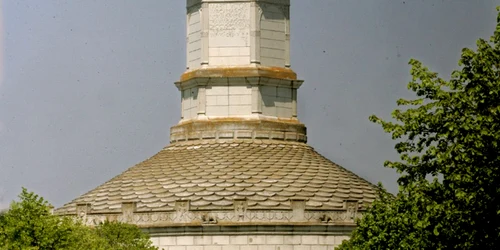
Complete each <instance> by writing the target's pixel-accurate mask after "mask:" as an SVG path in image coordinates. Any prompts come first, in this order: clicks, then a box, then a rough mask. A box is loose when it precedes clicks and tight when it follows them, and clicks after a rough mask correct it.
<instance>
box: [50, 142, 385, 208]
mask: <svg viewBox="0 0 500 250" xmlns="http://www.w3.org/2000/svg"><path fill="white" fill-rule="evenodd" d="M374 198H375V187H374V186H373V185H372V184H370V183H368V182H367V181H365V180H363V179H361V178H360V177H358V176H356V175H355V174H353V173H352V172H350V171H348V170H346V169H344V168H342V167H340V166H338V165H337V164H335V163H333V162H331V161H329V160H328V159H326V158H325V157H323V156H321V155H320V154H318V153H317V152H316V151H314V149H313V148H311V147H310V146H308V145H307V144H305V143H302V142H286V141H277V140H204V141H193V142H177V143H173V144H171V145H169V146H167V147H165V148H164V149H163V150H161V151H160V152H159V153H157V154H156V155H154V156H153V157H151V158H149V159H148V160H145V161H144V162H142V163H140V164H138V165H136V166H134V167H132V168H129V169H128V170H126V171H125V172H123V173H122V174H120V175H118V176H116V177H115V178H113V179H111V180H109V181H108V182H106V183H104V184H103V185H101V186H99V187H97V188H95V189H94V190H92V191H90V192H88V193H86V194H84V195H82V196H80V197H78V198H77V199H75V200H73V201H72V202H70V203H68V204H66V205H64V206H63V207H62V208H60V209H58V213H60V214H75V213H76V207H77V204H92V206H91V211H92V213H113V212H121V209H122V203H126V202H134V203H135V204H136V206H137V210H136V211H137V212H152V211H173V210H174V207H175V202H176V201H177V200H189V201H190V209H191V210H198V209H200V210H207V209H209V210H218V209H232V208H233V206H234V204H233V201H234V200H239V199H247V203H248V204H247V206H248V208H249V209H291V205H290V201H291V200H293V199H304V200H305V201H306V203H305V204H306V209H314V208H316V209H327V210H328V209H342V208H343V207H344V201H345V200H358V201H359V206H360V207H359V209H363V208H365V207H366V206H367V205H368V204H370V203H371V202H372V201H373V200H374Z"/></svg>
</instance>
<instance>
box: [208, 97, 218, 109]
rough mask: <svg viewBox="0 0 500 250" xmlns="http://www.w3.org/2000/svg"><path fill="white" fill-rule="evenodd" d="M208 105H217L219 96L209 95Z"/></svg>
mask: <svg viewBox="0 0 500 250" xmlns="http://www.w3.org/2000/svg"><path fill="white" fill-rule="evenodd" d="M206 103H207V106H216V105H217V96H216V95H208V96H207V97H206Z"/></svg>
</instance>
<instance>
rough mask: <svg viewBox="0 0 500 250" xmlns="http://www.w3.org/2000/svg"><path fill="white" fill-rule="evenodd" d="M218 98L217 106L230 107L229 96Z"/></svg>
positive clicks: (219, 96)
mask: <svg viewBox="0 0 500 250" xmlns="http://www.w3.org/2000/svg"><path fill="white" fill-rule="evenodd" d="M216 98H217V101H216V105H217V106H227V105H229V97H228V96H227V95H218V96H216Z"/></svg>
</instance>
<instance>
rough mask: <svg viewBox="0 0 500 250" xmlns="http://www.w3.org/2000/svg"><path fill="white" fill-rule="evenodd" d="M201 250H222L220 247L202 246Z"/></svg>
mask: <svg viewBox="0 0 500 250" xmlns="http://www.w3.org/2000/svg"><path fill="white" fill-rule="evenodd" d="M203 250H222V246H204V247H203Z"/></svg>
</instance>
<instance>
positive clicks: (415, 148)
mask: <svg viewBox="0 0 500 250" xmlns="http://www.w3.org/2000/svg"><path fill="white" fill-rule="evenodd" d="M497 10H498V9H497ZM409 64H410V65H411V71H410V74H411V81H410V83H409V84H408V88H409V89H410V90H411V91H413V92H414V93H415V95H416V98H414V99H411V100H406V99H400V100H398V101H397V104H398V106H402V108H401V109H396V110H394V111H393V113H392V118H393V119H395V120H396V121H395V122H391V121H385V120H382V119H380V118H379V117H377V116H371V117H370V120H371V121H372V122H375V123H378V124H380V125H381V126H382V127H383V129H384V130H385V131H386V132H387V133H390V134H391V135H392V138H393V139H394V140H397V141H398V142H397V143H396V145H395V149H396V150H397V152H398V153H399V154H400V158H401V160H400V161H387V162H386V163H385V166H387V167H390V168H394V169H396V170H397V171H398V172H399V173H400V174H401V176H400V178H399V179H398V183H399V185H400V191H399V193H398V194H397V196H396V197H395V198H394V199H392V198H390V197H389V196H388V195H387V194H386V193H384V192H383V191H381V194H379V199H378V200H377V201H376V202H375V203H374V204H373V207H372V208H371V209H369V211H368V212H367V213H366V214H365V216H364V218H363V219H362V220H360V221H358V222H357V224H358V227H357V229H356V230H355V231H354V232H353V235H352V238H351V239H350V240H349V241H346V242H344V243H343V244H342V245H341V246H340V247H339V249H498V248H499V246H500V148H499V143H500V13H499V15H498V17H497V26H496V29H495V31H494V34H493V36H492V37H491V39H490V41H489V42H488V41H486V40H484V39H479V40H478V41H477V48H476V49H475V50H472V49H468V48H465V49H463V50H462V55H461V58H460V60H459V66H460V69H459V70H455V71H453V72H452V74H451V78H450V80H449V81H447V80H444V79H442V78H440V77H439V76H438V74H437V73H435V72H432V71H431V70H429V69H428V68H427V67H425V66H423V65H422V63H421V62H419V61H417V60H414V59H412V60H410V62H409Z"/></svg>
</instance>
